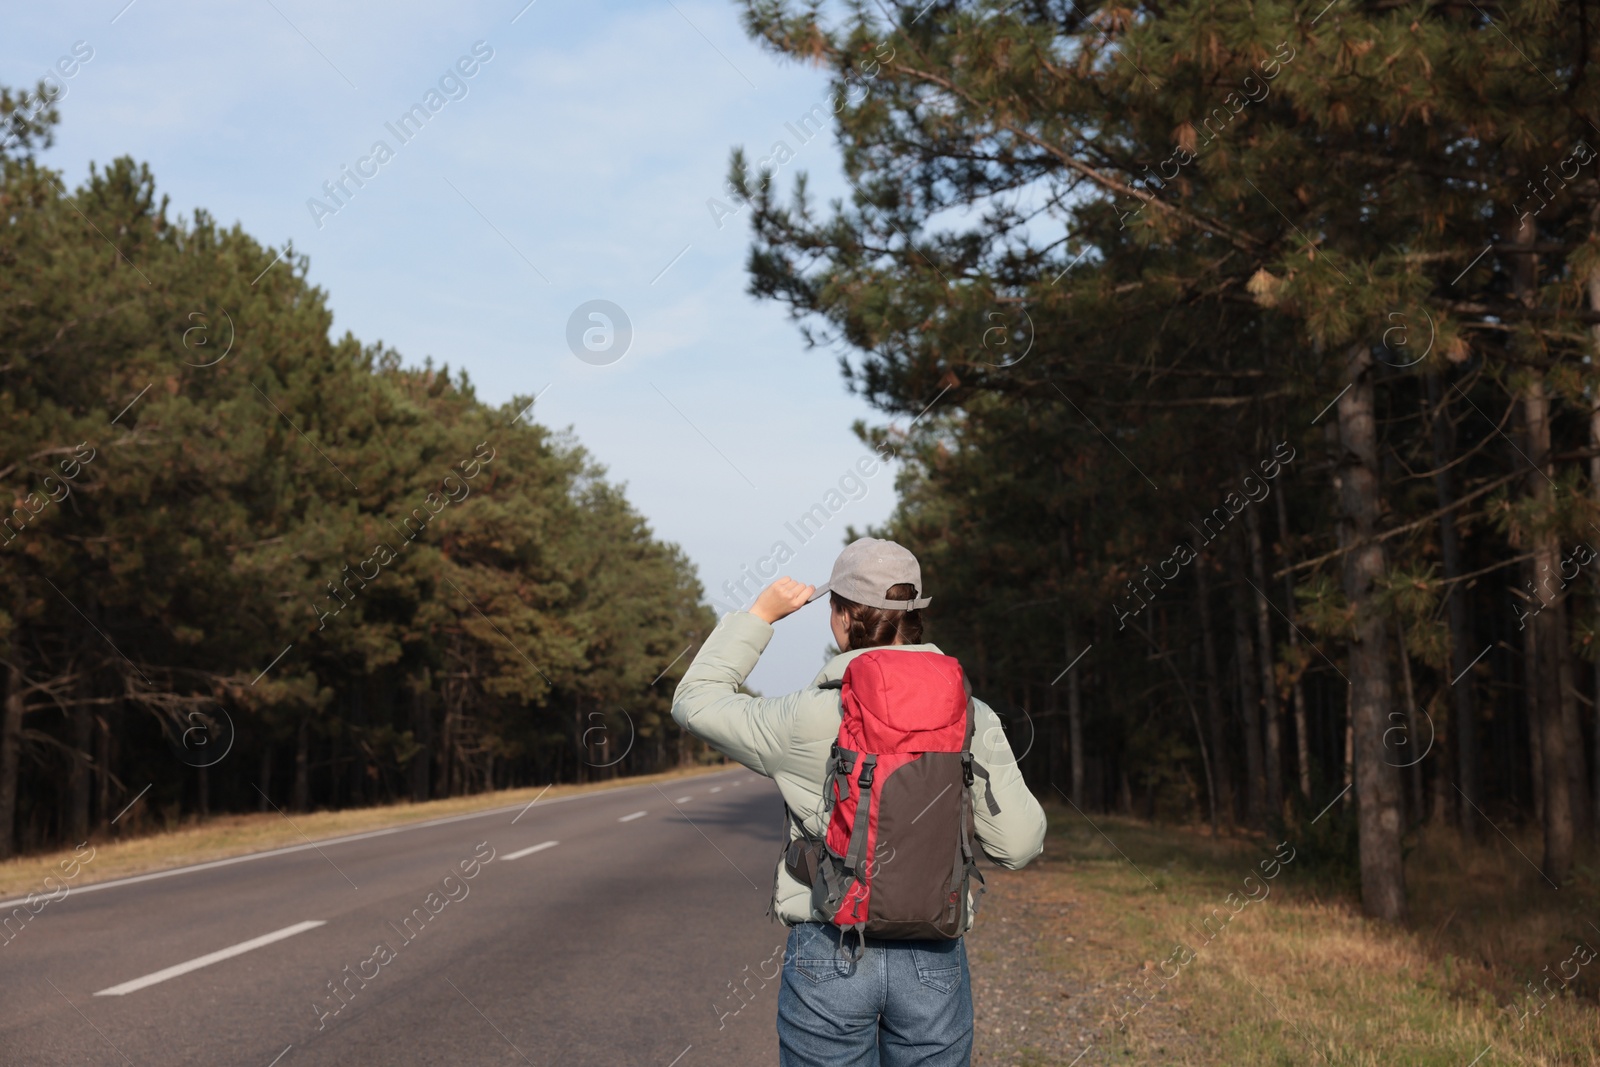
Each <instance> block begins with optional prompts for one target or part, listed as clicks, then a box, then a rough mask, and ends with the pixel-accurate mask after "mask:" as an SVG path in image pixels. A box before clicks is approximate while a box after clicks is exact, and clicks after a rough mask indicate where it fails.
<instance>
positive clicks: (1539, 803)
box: [1522, 624, 1545, 826]
mask: <svg viewBox="0 0 1600 1067" xmlns="http://www.w3.org/2000/svg"><path fill="white" fill-rule="evenodd" d="M1538 662H1539V649H1538V646H1537V645H1536V644H1535V643H1534V636H1533V626H1532V625H1531V624H1530V625H1528V626H1526V627H1524V629H1523V631H1522V674H1523V679H1522V696H1523V704H1524V710H1525V712H1526V714H1527V716H1528V775H1529V779H1530V781H1531V783H1532V785H1533V817H1534V818H1535V819H1537V820H1538V821H1539V824H1540V825H1541V826H1542V825H1544V801H1545V789H1544V742H1543V740H1542V739H1541V738H1542V736H1543V735H1541V734H1540V733H1539V686H1538V682H1537V681H1536V680H1535V678H1536V676H1537V674H1538Z"/></svg>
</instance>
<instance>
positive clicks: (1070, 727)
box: [1066, 621, 1083, 809]
mask: <svg viewBox="0 0 1600 1067" xmlns="http://www.w3.org/2000/svg"><path fill="white" fill-rule="evenodd" d="M1066 629H1067V648H1066V652H1067V662H1068V663H1075V662H1076V660H1077V658H1078V636H1077V632H1076V631H1075V629H1074V628H1073V625H1072V623H1071V622H1070V621H1069V622H1068V623H1067V627H1066ZM1067 744H1069V745H1070V746H1072V747H1071V750H1070V752H1069V756H1070V758H1071V760H1072V802H1073V803H1074V804H1076V805H1077V806H1078V807H1079V809H1082V807H1083V689H1082V687H1081V686H1080V685H1079V683H1078V668H1077V667H1076V666H1074V667H1073V668H1072V669H1071V670H1069V671H1068V672H1067Z"/></svg>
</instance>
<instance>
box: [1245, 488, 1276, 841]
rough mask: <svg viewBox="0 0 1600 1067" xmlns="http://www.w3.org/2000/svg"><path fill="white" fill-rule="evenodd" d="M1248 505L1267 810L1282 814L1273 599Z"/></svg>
mask: <svg viewBox="0 0 1600 1067" xmlns="http://www.w3.org/2000/svg"><path fill="white" fill-rule="evenodd" d="M1256 512H1257V509H1256V508H1253V507H1249V506H1248V505H1247V506H1246V507H1245V512H1244V526H1245V533H1246V539H1247V540H1248V542H1249V548H1250V570H1251V574H1252V581H1254V582H1255V590H1254V591H1255V594H1256V595H1255V605H1256V651H1257V653H1258V658H1257V660H1256V664H1257V666H1258V667H1259V668H1260V670H1261V715H1262V720H1263V721H1262V725H1263V726H1264V727H1265V728H1266V734H1265V737H1266V751H1265V752H1264V753H1263V759H1264V761H1265V763H1266V771H1267V812H1268V814H1269V815H1270V816H1271V817H1272V818H1273V819H1274V820H1276V819H1281V818H1283V733H1282V729H1281V724H1280V723H1279V719H1278V679H1277V673H1276V672H1275V671H1274V670H1273V663H1274V662H1275V658H1276V657H1274V656H1273V654H1272V602H1271V601H1270V600H1268V599H1267V567H1266V561H1265V560H1264V559H1263V556H1264V553H1263V552H1262V550H1261V517H1260V516H1259V515H1258V514H1257V513H1256Z"/></svg>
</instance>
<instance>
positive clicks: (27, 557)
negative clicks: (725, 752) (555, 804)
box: [0, 85, 715, 857]
mask: <svg viewBox="0 0 1600 1067" xmlns="http://www.w3.org/2000/svg"><path fill="white" fill-rule="evenodd" d="M47 93H48V90H47V87H46V86H44V85H41V86H40V87H39V89H38V90H36V91H24V92H14V91H10V90H6V91H3V92H0V117H3V118H4V119H5V120H6V128H7V130H8V136H7V138H6V147H5V148H4V149H3V150H0V151H3V158H0V166H3V176H0V205H3V211H0V220H3V221H0V484H3V485H4V486H5V487H6V501H5V516H4V521H3V524H0V595H3V602H0V664H3V671H0V695H3V700H4V715H3V721H0V857H5V856H9V855H12V854H13V853H15V852H17V851H28V850H39V849H44V848H48V847H52V846H58V845H61V844H63V843H65V844H67V845H70V844H72V843H74V842H77V841H81V840H83V839H85V838H86V837H88V836H90V835H91V834H104V833H126V832H138V831H139V830H140V829H141V828H144V829H149V828H161V827H163V826H171V825H174V824H176V823H177V822H179V821H180V820H183V819H187V818H191V817H203V816H205V815H206V814H208V813H212V812H225V811H255V810H262V811H270V810H274V809H277V810H287V811H304V810H308V809H311V808H338V807H345V806H356V805H365V804H377V803H383V802H387V801H394V800H424V799H428V798H431V797H444V796H455V795H460V794H463V793H472V792H481V791H485V790H489V789H496V788H505V787H507V786H510V785H517V784H527V783H532V782H539V783H545V782H552V781H557V780H560V781H582V780H589V779H594V778H602V777H610V776H614V775H617V774H619V773H624V772H638V771H640V770H650V769H655V768H660V767H670V766H674V765H677V764H678V763H680V762H684V761H686V760H692V759H693V758H694V757H695V754H696V752H697V751H698V749H696V748H692V747H691V746H690V743H689V742H688V740H687V739H686V738H684V737H681V736H680V735H679V734H678V732H677V731H676V728H675V727H674V726H673V724H672V722H671V717H670V715H669V714H668V707H669V702H670V697H671V691H672V685H673V684H674V681H675V679H676V677H678V676H679V675H681V673H682V670H683V668H684V666H685V665H686V664H687V662H688V658H687V657H683V658H679V657H680V656H681V654H682V653H683V652H684V651H686V650H687V649H688V648H689V647H690V645H691V644H692V643H693V642H694V641H695V640H696V638H697V637H698V636H703V635H704V634H705V633H707V632H708V631H709V628H710V627H711V626H712V625H713V624H714V622H715V619H714V616H713V615H712V613H711V610H710V608H708V607H706V606H704V605H703V604H702V603H701V599H702V597H701V588H700V584H699V581H698V579H697V578H696V576H695V574H694V572H693V569H692V568H691V567H690V565H689V564H688V562H687V560H686V558H685V557H684V555H683V553H682V552H681V551H680V550H679V549H678V548H677V547H676V546H675V545H672V544H667V543H664V542H662V541H661V540H660V539H658V538H657V537H656V536H655V535H654V534H653V533H652V531H651V529H650V526H649V525H648V523H647V522H646V521H645V519H644V518H643V517H642V516H641V515H640V514H639V513H638V512H637V511H635V510H634V509H633V508H632V507H631V506H630V504H629V503H628V501H627V499H626V498H625V497H624V495H623V493H622V492H621V490H620V489H619V487H618V486H616V485H614V484H612V483H611V482H609V481H608V480H607V477H606V472H605V471H604V470H603V469H602V468H601V467H600V466H599V465H598V464H597V463H596V462H595V461H594V460H593V458H592V457H590V456H589V455H588V454H587V453H586V452H585V451H584V449H583V448H582V447H581V446H580V445H579V444H578V442H577V441H576V440H575V439H574V438H573V437H572V436H571V435H570V434H566V433H560V432H554V431H552V430H550V429H548V428H546V427H543V426H541V425H539V424H538V423H536V422H535V421H534V420H533V410H532V409H533V407H534V405H533V401H532V397H531V396H527V397H520V398H517V399H516V400H515V401H514V402H513V403H511V404H508V405H505V406H504V407H493V406H490V405H488V404H485V403H483V402H482V401H480V400H479V399H478V398H477V397H476V395H475V394H474V390H473V386H472V384H471V382H470V381H469V380H468V378H467V375H466V374H465V373H464V372H457V373H452V372H451V370H450V368H449V367H448V366H435V365H434V364H433V361H432V360H431V359H425V360H423V361H422V362H421V365H418V364H417V362H416V361H414V360H413V361H411V363H410V364H409V365H408V364H407V362H406V361H405V360H404V359H403V358H402V355H401V353H399V352H396V351H394V350H393V349H392V348H388V347H386V346H385V345H384V344H383V343H382V342H379V341H374V342H370V343H364V342H362V341H360V340H358V339H357V338H355V337H353V336H350V335H349V334H348V333H346V334H345V335H344V336H342V337H339V338H337V339H331V338H330V330H331V325H332V313H331V311H330V306H329V296H328V294H327V293H325V292H323V291H322V290H320V289H318V288H317V287H315V286H312V285H311V284H309V283H308V282H307V280H306V275H307V270H308V267H309V264H308V262H307V261H306V259H305V258H304V257H301V256H295V255H293V254H292V253H289V254H285V253H286V252H288V250H287V249H285V250H275V249H272V248H269V247H265V246H263V245H262V244H261V243H259V242H257V241H256V240H255V239H253V238H252V237H251V236H250V235H249V234H246V233H244V232H243V231H242V230H240V229H239V228H238V227H237V226H236V227H234V228H232V229H224V228H222V227H220V226H219V225H218V224H217V223H216V222H215V220H214V219H212V218H211V217H210V216H208V215H207V214H205V213H203V212H201V213H197V215H196V216H195V217H194V218H193V219H191V220H180V219H176V218H173V217H170V216H169V213H168V205H167V201H166V199H165V198H164V197H162V196H160V195H159V193H158V191H157V187H156V181H155V178H154V176H153V175H152V174H151V173H149V171H148V170H147V169H146V168H145V167H142V166H140V165H138V164H136V163H134V162H133V161H132V160H129V159H118V160H116V161H114V162H112V163H111V164H109V165H108V166H106V167H104V168H103V169H95V170H94V171H93V172H92V173H91V174H90V176H89V178H88V180H87V181H86V182H84V183H83V185H82V186H80V187H79V188H77V189H73V190H71V191H68V190H67V189H66V187H65V186H64V184H63V181H62V176H61V175H60V174H58V173H56V172H54V171H52V170H50V169H49V168H47V167H45V166H43V165H42V164H40V162H39V161H38V159H37V154H38V152H39V151H40V150H41V149H43V148H45V147H47V146H48V145H49V143H50V141H51V137H52V130H53V127H54V124H55V123H56V121H58V119H59V116H58V114H57V113H56V109H55V108H54V107H53V106H50V105H49V103H48V101H47V100H45V99H44V98H45V97H46V96H47ZM412 548H415V549H416V551H415V552H412V551H411V549H412Z"/></svg>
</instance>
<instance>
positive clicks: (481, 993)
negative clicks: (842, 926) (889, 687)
mask: <svg viewBox="0 0 1600 1067" xmlns="http://www.w3.org/2000/svg"><path fill="white" fill-rule="evenodd" d="M684 798H686V799H684ZM636 813H642V814H636ZM781 826H782V808H781V806H780V803H779V800H778V794H777V790H776V788H775V787H774V786H773V785H772V783H771V782H770V781H768V780H767V779H765V778H760V777H758V776H756V775H753V774H751V773H750V772H748V771H745V770H743V769H737V770H735V771H732V772H728V773H719V774H716V775H711V776H707V777H701V778H693V779H687V780H684V781H681V782H677V783H671V784H667V783H664V784H662V785H661V786H659V788H658V787H656V786H651V785H644V786H632V787H628V788H623V789H617V790H613V791H607V792H601V793H591V794H582V795H579V796H575V797H570V798H561V799H558V800H551V801H540V802H538V803H535V804H534V805H533V806H532V807H531V808H525V809H518V808H510V809H504V810H497V811H493V812H484V813H479V814H476V815H471V816H463V817H456V818H452V819H448V820H440V821H438V822H436V823H431V824H417V825H414V826H409V827H403V828H399V829H398V830H395V831H390V832H380V833H377V834H373V835H356V836H353V837H350V838H344V839H336V840H334V841H332V842H319V843H318V847H316V848H301V849H300V850H298V851H291V852H281V853H278V854H270V853H269V854H262V855H260V856H257V857H254V858H249V859H247V860H245V861H243V862H230V863H227V864H226V865H222V866H213V867H210V868H209V869H200V870H190V871H186V872H184V873H180V874H176V875H174V876H172V877H167V878H157V879H151V880H147V881H140V882H135V883H133V884H124V885H112V886H110V887H108V888H105V889H102V890H96V891H93V892H86V891H84V890H82V889H80V890H76V891H74V892H72V894H71V895H70V896H68V897H66V898H64V899H60V900H57V901H54V902H52V903H51V904H49V905H48V906H46V907H44V908H43V909H42V910H40V911H39V913H38V914H37V915H35V916H34V918H33V919H32V920H31V921H30V922H29V923H28V924H27V925H26V926H25V927H24V928H23V929H22V932H21V934H20V935H19V936H17V937H15V938H14V939H13V940H12V941H10V942H9V943H7V944H4V945H0V1064H5V1065H11V1064H28V1065H34V1064H174V1063H197V1064H198V1063H204V1064H240V1065H250V1067H269V1065H272V1067H301V1065H305V1064H386V1065H387V1064H407V1065H409V1064H452V1065H454V1064H537V1065H540V1067H543V1065H545V1064H562V1065H574V1067H577V1065H586V1064H596V1065H600V1064H604V1065H607V1067H614V1065H618V1064H639V1065H648V1067H698V1065H702V1064H739V1065H752V1064H769V1063H775V1062H776V1061H777V1038H776V1034H775V1031H774V1023H773V1018H774V1013H775V1011H776V1005H777V983H776V982H775V981H766V982H764V983H763V982H762V980H761V978H760V977H759V976H760V975H761V974H763V973H764V974H768V975H770V974H774V973H775V972H776V970H777V967H778V965H779V962H780V961H781V959H782V952H781V946H782V943H783V940H784V935H785V930H784V928H783V927H782V926H780V925H778V924H776V923H773V922H770V921H769V920H768V919H767V918H766V915H765V912H766V906H767V901H768V898H769V896H770V894H771V879H772V871H773V866H774V864H775V862H776V860H777V842H778V839H779V833H780V828H781ZM545 842H557V843H556V844H552V845H548V846H546V847H544V848H540V849H536V850H535V846H538V845H541V844H544V843H545ZM490 850H492V851H493V854H494V858H493V859H492V860H488V861H487V862H482V861H481V857H483V856H486V855H489V853H490ZM525 850H531V851H525ZM518 853H523V854H521V855H518ZM513 857H515V858H513ZM475 859H477V860H480V862H479V863H478V864H477V866H476V867H474V865H473V861H474V860H475ZM462 864H465V865H466V867H465V870H466V871H468V872H471V873H472V874H473V876H472V877H471V878H466V877H465V876H464V873H463V868H462ZM452 873H453V875H454V876H453V877H451V875H452ZM430 894H434V895H433V896H431V897H430ZM0 912H3V913H5V914H9V913H10V912H11V908H10V907H5V908H3V909H0ZM408 916H410V917H411V920H410V923H409V925H407V923H406V919H407V917H408ZM312 924H319V925H312ZM271 935H276V936H275V939H270V940H269V937H270V936H271ZM256 941H262V942H265V943H261V944H257V945H255V946H254V947H250V943H251V942H256ZM380 944H381V945H382V946H384V949H385V951H377V949H378V946H380ZM230 949H233V950H235V951H234V953H233V954H231V955H228V954H226V953H225V950H230ZM775 950H776V951H775ZM211 956H225V957H226V958H221V959H216V960H215V961H214V962H209V963H206V962H204V961H205V958H206V957H211ZM196 962H199V963H202V964H203V965H200V966H198V967H195V968H194V969H190V970H188V971H186V972H185V973H179V974H175V975H171V976H164V975H163V972H169V971H171V970H176V969H179V968H180V965H184V964H190V965H193V964H195V963H196ZM346 968H348V970H346ZM141 980H143V982H142V983H141ZM330 983H336V984H337V983H342V984H340V985H339V989H340V994H339V995H337V996H336V994H335V993H334V991H333V986H332V985H330ZM735 983H737V984H739V985H740V987H741V988H742V989H744V990H747V992H746V993H745V994H744V995H743V997H742V998H740V997H736V996H735V994H734V992H733V986H734V984H735ZM741 1004H745V1005H747V1006H745V1007H743V1008H742V1009H739V1010H737V1011H736V1010H735V1009H736V1008H738V1006H739V1005H741ZM335 1008H337V1009H338V1011H337V1012H335V1010H334V1009H335Z"/></svg>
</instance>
